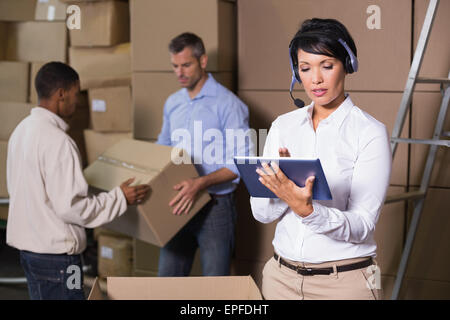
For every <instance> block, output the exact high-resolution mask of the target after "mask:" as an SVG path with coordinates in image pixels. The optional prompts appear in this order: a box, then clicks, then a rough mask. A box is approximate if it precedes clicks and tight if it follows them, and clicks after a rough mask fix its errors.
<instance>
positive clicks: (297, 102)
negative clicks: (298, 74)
mask: <svg viewBox="0 0 450 320" xmlns="http://www.w3.org/2000/svg"><path fill="white" fill-rule="evenodd" d="M295 82H296V80H295V78H294V77H292V82H291V87H290V89H289V94H290V95H291V98H292V101H294V104H295V105H296V106H297V107H298V108H303V107H304V106H305V102H304V101H303V100H301V99H299V98H294V96H293V95H292V89H293V88H294V84H295Z"/></svg>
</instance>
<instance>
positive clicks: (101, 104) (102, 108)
mask: <svg viewBox="0 0 450 320" xmlns="http://www.w3.org/2000/svg"><path fill="white" fill-rule="evenodd" d="M92 111H94V112H106V101H105V100H97V99H93V100H92Z"/></svg>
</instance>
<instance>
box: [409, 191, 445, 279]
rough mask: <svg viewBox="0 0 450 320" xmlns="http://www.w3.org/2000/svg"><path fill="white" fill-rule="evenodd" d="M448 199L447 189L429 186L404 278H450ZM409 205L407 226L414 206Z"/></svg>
mask: <svg viewBox="0 0 450 320" xmlns="http://www.w3.org/2000/svg"><path fill="white" fill-rule="evenodd" d="M415 190H417V189H416V188H411V191H415ZM449 199H450V189H445V188H430V189H428V193H427V196H426V198H425V204H424V207H423V211H422V214H421V218H420V222H419V226H418V228H417V231H416V236H415V239H414V244H413V248H412V250H411V255H410V258H409V261H408V268H407V270H406V277H407V278H412V279H423V280H429V281H445V282H447V283H449V282H450V255H449V254H448V252H450V232H449V230H450V217H449V215H448V212H449V211H450V210H449V209H450V205H449ZM408 209H409V210H408V226H410V223H411V219H412V212H413V207H412V206H409V208H408Z"/></svg>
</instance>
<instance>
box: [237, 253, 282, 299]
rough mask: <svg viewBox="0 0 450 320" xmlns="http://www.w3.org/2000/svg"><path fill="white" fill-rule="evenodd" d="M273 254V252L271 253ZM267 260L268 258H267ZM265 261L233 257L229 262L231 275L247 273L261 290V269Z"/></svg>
mask: <svg viewBox="0 0 450 320" xmlns="http://www.w3.org/2000/svg"><path fill="white" fill-rule="evenodd" d="M272 255H273V253H272ZM267 260H269V259H267ZM266 262H267V261H264V262H261V261H252V260H244V259H239V258H236V259H233V260H232V262H231V275H232V276H242V275H249V276H250V277H251V278H252V279H254V281H255V283H256V285H257V287H258V289H259V290H261V291H262V280H263V270H264V267H265V265H266Z"/></svg>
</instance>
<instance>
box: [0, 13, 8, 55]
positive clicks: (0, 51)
mask: <svg viewBox="0 0 450 320" xmlns="http://www.w3.org/2000/svg"><path fill="white" fill-rule="evenodd" d="M7 34H8V23H7V22H2V21H0V60H5V57H6V47H7Z"/></svg>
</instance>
